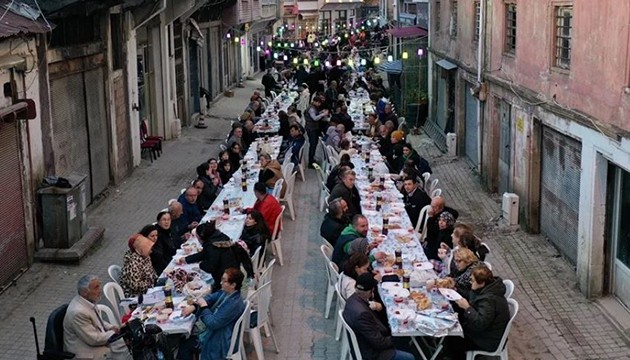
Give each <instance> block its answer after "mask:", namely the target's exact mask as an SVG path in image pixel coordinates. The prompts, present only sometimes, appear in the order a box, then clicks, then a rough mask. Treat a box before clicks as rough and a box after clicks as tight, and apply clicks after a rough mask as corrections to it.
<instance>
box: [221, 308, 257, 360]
mask: <svg viewBox="0 0 630 360" xmlns="http://www.w3.org/2000/svg"><path fill="white" fill-rule="evenodd" d="M251 307H252V303H251V302H249V300H245V310H244V311H243V313H242V314H241V316H239V318H238V320H236V322H235V323H234V328H233V329H232V337H231V338H230V347H229V348H228V352H227V358H228V359H242V358H243V355H242V354H241V351H242V350H243V347H244V346H243V332H245V326H244V324H243V321H244V319H245V317H246V316H249V312H250V309H251Z"/></svg>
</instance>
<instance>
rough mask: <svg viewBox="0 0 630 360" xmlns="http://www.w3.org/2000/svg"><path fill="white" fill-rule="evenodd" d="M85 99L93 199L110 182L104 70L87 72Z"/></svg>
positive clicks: (85, 76)
mask: <svg viewBox="0 0 630 360" xmlns="http://www.w3.org/2000/svg"><path fill="white" fill-rule="evenodd" d="M83 74H84V79H85V83H84V86H85V95H86V96H85V98H86V100H87V104H86V105H87V106H86V112H87V119H88V136H89V142H90V175H91V179H90V180H91V181H92V193H91V194H92V199H93V198H94V197H96V196H97V195H98V194H100V193H101V192H103V190H105V188H107V185H109V180H110V171H109V170H110V169H109V148H108V145H107V144H108V136H107V134H108V132H109V126H107V112H106V110H105V79H104V73H103V68H102V67H101V68H98V69H94V70H90V71H86V72H85V73H83Z"/></svg>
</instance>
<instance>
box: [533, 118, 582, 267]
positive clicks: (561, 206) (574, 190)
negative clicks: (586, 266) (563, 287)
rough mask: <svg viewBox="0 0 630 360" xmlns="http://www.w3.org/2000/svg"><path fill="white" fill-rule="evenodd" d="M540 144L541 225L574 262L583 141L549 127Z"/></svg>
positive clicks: (544, 231)
mask: <svg viewBox="0 0 630 360" xmlns="http://www.w3.org/2000/svg"><path fill="white" fill-rule="evenodd" d="M542 145H543V146H542V175H541V199H540V200H541V202H540V229H541V232H542V233H543V235H545V236H546V237H547V238H549V240H550V241H551V242H552V243H553V244H554V245H555V246H556V247H557V248H558V250H560V252H561V253H562V254H563V255H564V256H566V257H567V258H568V259H569V260H570V261H571V262H572V263H573V264H575V263H576V262H577V249H578V245H577V244H578V214H579V213H578V209H579V205H580V171H581V158H582V156H581V151H582V145H581V143H580V142H579V141H577V140H574V139H572V138H569V137H567V136H564V135H562V134H560V133H559V132H557V131H554V130H552V129H550V128H548V127H545V128H543V144H542Z"/></svg>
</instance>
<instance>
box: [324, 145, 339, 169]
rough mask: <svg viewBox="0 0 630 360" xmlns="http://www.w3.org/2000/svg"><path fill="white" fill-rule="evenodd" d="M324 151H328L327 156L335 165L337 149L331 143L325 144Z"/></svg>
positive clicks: (336, 162)
mask: <svg viewBox="0 0 630 360" xmlns="http://www.w3.org/2000/svg"><path fill="white" fill-rule="evenodd" d="M326 151H328V158H329V159H330V160H331V162H334V163H335V165H336V164H339V153H338V152H337V150H335V148H334V147H332V145H326ZM333 160H334V161H333Z"/></svg>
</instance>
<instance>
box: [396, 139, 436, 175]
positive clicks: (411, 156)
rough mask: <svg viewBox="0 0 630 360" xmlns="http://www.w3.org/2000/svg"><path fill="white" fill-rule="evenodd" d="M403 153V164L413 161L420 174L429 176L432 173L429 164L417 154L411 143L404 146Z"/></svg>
mask: <svg viewBox="0 0 630 360" xmlns="http://www.w3.org/2000/svg"><path fill="white" fill-rule="evenodd" d="M402 153H403V156H402V164H404V163H405V162H407V161H412V162H413V164H414V165H415V167H416V168H417V169H418V171H419V172H420V174H424V173H425V172H428V173H429V174H430V173H431V167H430V166H429V162H428V161H427V160H426V159H425V158H423V157H422V156H420V155H418V153H417V152H416V150H414V149H413V146H411V144H410V143H406V144H405V145H403V147H402Z"/></svg>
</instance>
